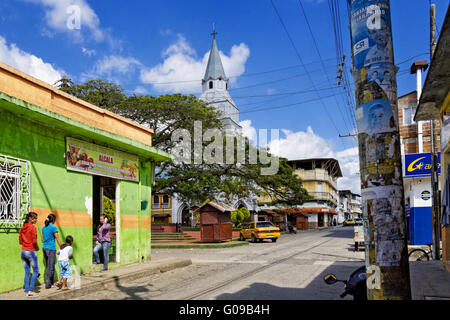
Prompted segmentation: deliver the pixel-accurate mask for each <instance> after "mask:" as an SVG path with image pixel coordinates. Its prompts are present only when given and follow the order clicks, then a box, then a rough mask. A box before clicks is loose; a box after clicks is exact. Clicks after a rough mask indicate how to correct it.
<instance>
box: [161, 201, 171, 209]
mask: <svg viewBox="0 0 450 320" xmlns="http://www.w3.org/2000/svg"><path fill="white" fill-rule="evenodd" d="M169 207H170V204H169V203H168V202H167V203H165V202H163V203H162V208H163V209H167V208H169Z"/></svg>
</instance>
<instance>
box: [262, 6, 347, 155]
mask: <svg viewBox="0 0 450 320" xmlns="http://www.w3.org/2000/svg"><path fill="white" fill-rule="evenodd" d="M270 2H271V4H272V7H273V9H274V10H275V13H276V14H277V16H278V19H279V20H280V23H281V25H282V26H283V29H284V31H285V33H286V35H287V36H288V38H289V41H290V43H291V45H292V47H293V48H294V51H295V53H296V55H297V57H298V59H299V60H300V63H301V64H302V66H303V68H304V70H305V72H306V74H307V75H308V78H309V79H310V81H311V84H312V85H313V86H314V88H315V85H314V82H313V81H312V80H311V76H310V75H309V73H308V71H307V69H306V67H305V65H304V64H303V59H302V57H301V55H300V53H299V51H298V49H297V47H296V46H295V43H294V41H293V40H292V37H291V35H290V33H289V31H288V30H287V27H286V25H285V23H284V21H283V19H282V17H281V15H280V13H279V12H278V9H277V7H276V6H275V4H274V3H273V0H270ZM315 89H316V88H315ZM316 94H317V96H318V97H319V100H320V101H321V104H322V107H323V108H324V110H325V113H326V114H327V116H328V118H329V119H330V122H331V123H332V124H333V126H334V128H335V129H336V131H337V132H338V134H339V135H340V131H339V129H338V128H337V126H336V123H335V122H334V120H333V118H332V117H331V115H330V113H329V112H328V109H327V107H326V106H325V104H324V103H323V100H322V98H321V97H320V94H319V92H318V91H317V89H316ZM340 141H341V142H342V140H340ZM343 147H344V148H346V146H345V145H344V144H343Z"/></svg>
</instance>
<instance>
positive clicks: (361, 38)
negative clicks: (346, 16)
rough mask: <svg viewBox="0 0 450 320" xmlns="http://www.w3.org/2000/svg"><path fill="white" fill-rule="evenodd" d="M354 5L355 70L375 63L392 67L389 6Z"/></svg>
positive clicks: (356, 1)
mask: <svg viewBox="0 0 450 320" xmlns="http://www.w3.org/2000/svg"><path fill="white" fill-rule="evenodd" d="M368 3H371V2H369V1H367V0H364V1H363V0H354V1H352V11H351V24H352V43H353V48H352V50H353V57H354V61H353V68H354V70H355V71H356V70H360V69H361V68H363V67H365V66H369V65H371V64H374V63H393V61H392V59H393V53H392V40H391V39H390V36H391V21H390V19H389V17H390V12H389V2H388V1H386V0H379V1H373V3H371V4H369V5H368Z"/></svg>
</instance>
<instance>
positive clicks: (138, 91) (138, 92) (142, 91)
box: [133, 86, 148, 96]
mask: <svg viewBox="0 0 450 320" xmlns="http://www.w3.org/2000/svg"><path fill="white" fill-rule="evenodd" d="M133 93H134V94H136V95H138V96H143V95H146V94H148V90H147V89H146V88H144V87H143V86H137V87H136V88H135V89H134V90H133Z"/></svg>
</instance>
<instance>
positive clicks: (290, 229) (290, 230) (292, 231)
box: [288, 225, 297, 234]
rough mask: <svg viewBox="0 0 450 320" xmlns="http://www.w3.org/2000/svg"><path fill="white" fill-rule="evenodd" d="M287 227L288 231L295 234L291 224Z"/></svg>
mask: <svg viewBox="0 0 450 320" xmlns="http://www.w3.org/2000/svg"><path fill="white" fill-rule="evenodd" d="M288 229H289V233H295V234H297V230H295V229H294V227H293V226H291V225H289V226H288Z"/></svg>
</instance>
